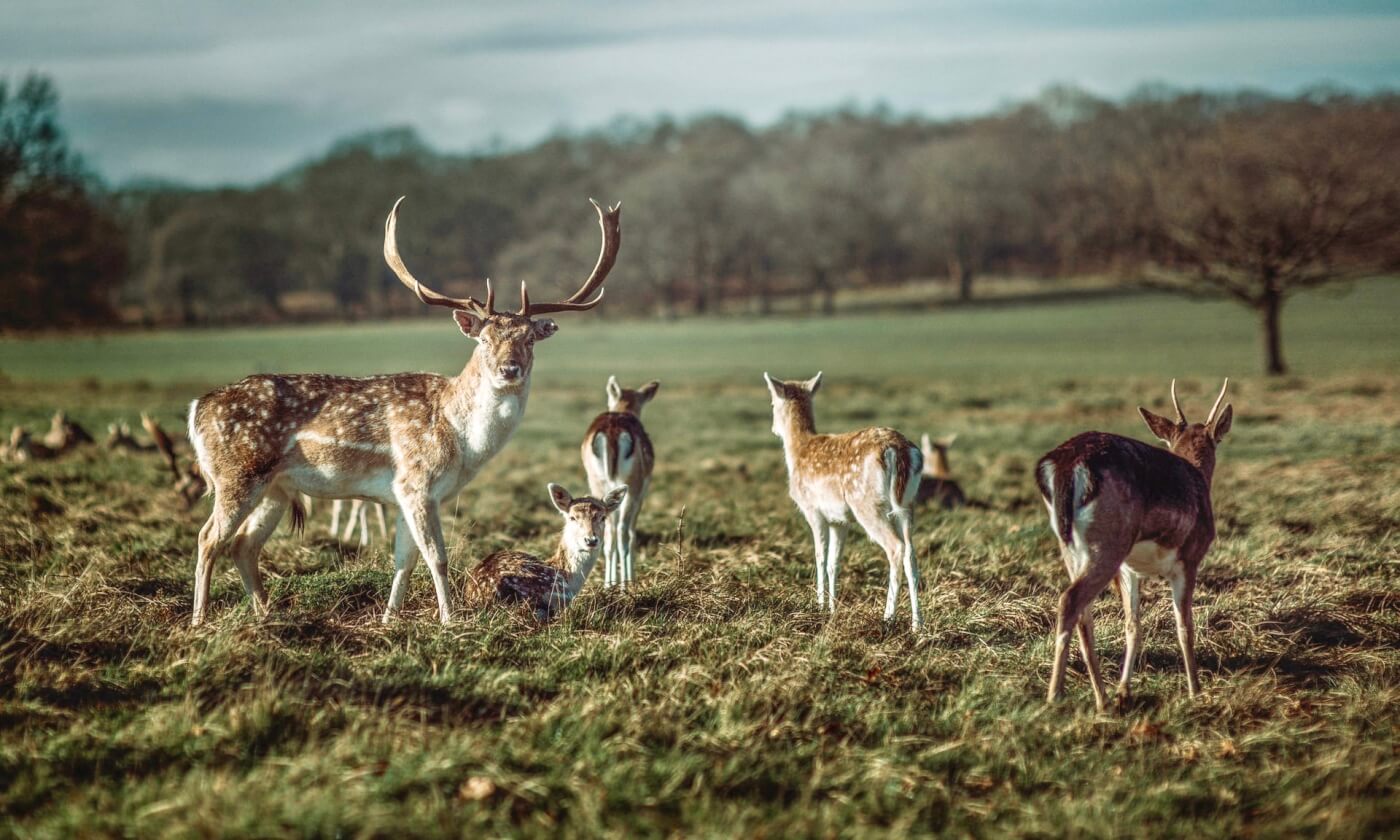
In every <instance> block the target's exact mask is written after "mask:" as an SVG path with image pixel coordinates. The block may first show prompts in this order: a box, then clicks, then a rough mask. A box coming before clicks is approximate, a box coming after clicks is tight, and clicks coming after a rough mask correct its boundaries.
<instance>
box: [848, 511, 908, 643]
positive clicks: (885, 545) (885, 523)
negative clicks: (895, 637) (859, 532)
mask: <svg viewBox="0 0 1400 840" xmlns="http://www.w3.org/2000/svg"><path fill="white" fill-rule="evenodd" d="M856 521H857V522H859V523H860V524H861V526H862V527H863V528H865V533H866V534H868V535H869V536H870V539H871V540H872V541H873V542H874V543H875V544H876V545H878V546H880V548H881V549H883V550H884V552H885V559H886V560H887V561H888V562H889V564H890V585H889V588H888V589H887V590H886V591H885V620H886V621H890V620H891V619H893V618H894V611H895V608H896V607H897V606H898V598H899V571H900V568H901V566H902V565H903V561H904V543H903V542H902V540H901V539H900V536H899V532H898V531H896V530H895V527H894V525H893V524H892V523H891V522H890V521H889V520H888V519H886V518H885V517H884V516H883V515H881V513H880V512H879V511H864V512H856Z"/></svg>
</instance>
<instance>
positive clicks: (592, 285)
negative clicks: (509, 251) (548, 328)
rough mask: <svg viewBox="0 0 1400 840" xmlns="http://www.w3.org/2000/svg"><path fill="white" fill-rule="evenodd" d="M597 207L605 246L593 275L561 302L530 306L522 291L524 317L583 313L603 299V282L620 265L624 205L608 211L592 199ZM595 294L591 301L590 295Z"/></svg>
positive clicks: (522, 312)
mask: <svg viewBox="0 0 1400 840" xmlns="http://www.w3.org/2000/svg"><path fill="white" fill-rule="evenodd" d="M588 201H589V203H590V204H592V205H593V208H594V209H595V210H597V211H598V227H599V228H600V229H601V230H602V232H603V246H602V249H601V250H600V251H599V252H598V263H597V264H596V265H594V266H593V273H592V274H590V275H589V276H588V279H587V280H586V281H584V284H583V285H582V286H580V287H579V290H578V291H576V292H574V293H573V294H572V295H570V296H569V298H568V299H566V300H562V301H559V302H558V303H536V304H531V303H529V300H528V298H527V297H526V296H525V294H524V289H523V286H522V290H521V298H522V299H521V304H522V306H521V314H522V315H544V314H546V313H549V312H579V311H582V310H585V309H592V308H593V307H595V306H597V305H598V304H599V303H600V302H601V301H602V300H603V289H602V288H600V287H601V286H602V285H603V281H604V280H606V279H608V273H609V272H610V271H612V268H613V265H614V264H615V263H616V262H617V251H618V248H619V247H621V245H622V220H621V216H622V202H620V201H619V202H618V203H617V204H614V205H613V206H611V207H609V208H608V209H607V210H604V209H603V207H602V205H600V204H599V203H598V202H596V201H594V200H593V199H591V198H590V199H588ZM595 291H596V292H597V293H598V294H597V295H594V296H593V297H592V298H591V299H590V298H589V295H593V293H594V292H595Z"/></svg>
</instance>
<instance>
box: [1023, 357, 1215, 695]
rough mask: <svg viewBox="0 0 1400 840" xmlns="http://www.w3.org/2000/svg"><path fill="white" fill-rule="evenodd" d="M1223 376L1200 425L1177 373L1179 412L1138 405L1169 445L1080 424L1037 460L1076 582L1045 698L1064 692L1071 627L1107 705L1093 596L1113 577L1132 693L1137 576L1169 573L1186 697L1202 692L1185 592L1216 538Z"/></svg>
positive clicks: (1064, 602) (1068, 595) (1066, 599)
mask: <svg viewBox="0 0 1400 840" xmlns="http://www.w3.org/2000/svg"><path fill="white" fill-rule="evenodd" d="M1229 382H1230V381H1229V380H1228V379H1227V380H1225V385H1222V386H1221V388H1220V396H1218V397H1216V398H1215V406H1214V407H1213V408H1211V410H1210V414H1209V415H1208V416H1207V417H1206V421H1205V422H1204V423H1189V422H1187V420H1186V415H1185V413H1183V412H1182V410H1181V403H1180V402H1179V401H1178V400H1177V398H1176V381H1175V380H1173V381H1172V405H1173V406H1174V407H1175V408H1176V420H1174V421H1173V420H1168V419H1167V418H1165V417H1161V416H1158V415H1156V414H1153V413H1152V412H1150V411H1148V410H1147V409H1145V408H1139V409H1138V411H1139V412H1140V413H1141V414H1142V419H1143V420H1145V421H1147V427H1148V428H1149V429H1151V430H1152V434H1154V435H1156V436H1157V437H1158V438H1160V439H1161V441H1162V442H1163V443H1165V444H1166V445H1167V449H1158V448H1157V447H1155V446H1149V445H1148V444H1145V443H1142V442H1141V441H1137V440H1133V439H1132V438H1126V437H1120V436H1118V435H1111V434H1105V433H1103V432H1085V433H1084V434H1081V435H1076V436H1075V437H1072V438H1070V439H1069V440H1067V441H1065V442H1064V443H1062V444H1060V445H1059V446H1058V447H1056V448H1055V449H1052V450H1051V451H1050V452H1048V453H1047V454H1046V455H1045V457H1043V458H1041V459H1040V461H1039V463H1037V464H1036V469H1035V479H1036V484H1037V485H1038V486H1039V488H1040V495H1041V496H1042V497H1043V498H1044V500H1045V506H1046V507H1047V508H1049V510H1050V525H1051V527H1052V528H1053V529H1054V531H1055V538H1056V539H1057V540H1059V543H1060V556H1061V557H1062V558H1063V559H1064V562H1065V566H1066V567H1067V568H1068V569H1069V575H1070V578H1071V581H1072V582H1071V584H1070V586H1069V588H1068V589H1066V590H1065V592H1064V594H1063V595H1062V596H1061V597H1060V608H1059V618H1058V620H1057V622H1056V626H1055V658H1054V661H1053V667H1052V669H1051V672H1050V690H1049V693H1048V697H1047V699H1048V700H1049V701H1050V702H1053V701H1055V700H1056V699H1058V698H1059V696H1060V694H1061V692H1062V689H1063V683H1064V673H1065V661H1066V659H1067V658H1068V657H1069V632H1070V628H1071V627H1076V626H1077V628H1078V631H1079V648H1080V651H1081V652H1082V653H1083V654H1084V662H1085V667H1086V668H1087V669H1088V671H1089V682H1090V684H1091V685H1092V686H1093V689H1094V702H1095V703H1096V704H1097V706H1098V708H1099V709H1100V710H1102V709H1103V708H1104V706H1105V705H1106V703H1107V700H1108V698H1107V696H1106V694H1105V692H1104V687H1103V678H1102V676H1101V675H1100V673H1099V660H1098V656H1097V654H1095V652H1094V618H1093V613H1092V604H1093V601H1094V598H1096V597H1097V596H1098V594H1099V593H1100V592H1102V591H1103V590H1104V589H1105V588H1106V587H1107V586H1108V584H1109V582H1110V581H1112V582H1114V583H1115V584H1117V586H1118V591H1119V594H1121V595H1122V598H1123V614H1124V621H1125V624H1126V632H1125V636H1126V637H1127V639H1126V647H1127V650H1126V651H1125V652H1124V655H1123V673H1122V674H1121V676H1120V677H1119V680H1118V699H1119V701H1120V702H1122V701H1126V700H1127V699H1128V696H1129V685H1128V684H1129V681H1130V680H1131V679H1132V675H1133V662H1134V660H1135V659H1136V658H1137V652H1138V606H1139V604H1138V593H1139V584H1140V581H1141V579H1142V578H1143V577H1148V576H1151V577H1160V578H1166V580H1167V583H1168V584H1169V585H1170V586H1171V590H1172V609H1173V611H1174V612H1175V614H1176V635H1177V641H1178V642H1179V643H1180V644H1181V657H1182V659H1183V661H1184V664H1185V668H1186V688H1187V691H1188V692H1190V695H1191V696H1192V697H1195V696H1196V694H1197V693H1198V692H1199V691H1200V683H1199V682H1197V679H1196V626H1195V621H1194V620H1193V619H1192V616H1191V600H1192V596H1193V594H1194V592H1195V588H1196V571H1197V569H1198V568H1199V566H1200V563H1201V560H1202V558H1204V557H1205V555H1206V552H1207V551H1208V550H1209V549H1210V545H1211V542H1212V541H1214V539H1215V514H1214V511H1213V509H1212V507H1211V498H1210V482H1211V476H1212V475H1213V474H1214V473H1215V448H1216V446H1217V445H1219V443H1220V441H1221V440H1222V439H1223V438H1224V437H1225V433H1226V432H1228V431H1230V422H1231V419H1232V418H1233V416H1234V411H1233V409H1232V407H1231V406H1229V405H1226V406H1225V409H1224V410H1223V411H1222V410H1221V409H1220V404H1221V402H1222V401H1224V399H1225V387H1226V385H1229ZM1168 450H1170V451H1168Z"/></svg>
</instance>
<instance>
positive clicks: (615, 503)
mask: <svg viewBox="0 0 1400 840" xmlns="http://www.w3.org/2000/svg"><path fill="white" fill-rule="evenodd" d="M625 498H627V488H626V487H619V488H617V489H616V490H613V491H612V492H611V493H609V494H608V495H607V496H606V497H605V498H604V499H603V507H605V508H607V509H608V513H612V512H613V511H615V510H617V509H618V507H619V506H620V505H621V504H622V500H623V499H625Z"/></svg>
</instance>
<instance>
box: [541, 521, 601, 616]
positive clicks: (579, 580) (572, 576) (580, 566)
mask: <svg viewBox="0 0 1400 840" xmlns="http://www.w3.org/2000/svg"><path fill="white" fill-rule="evenodd" d="M549 562H550V565H551V566H553V567H554V568H556V569H558V570H559V571H560V572H562V573H563V574H564V598H565V600H566V601H572V600H573V599H574V596H576V595H578V593H579V590H581V589H583V584H584V581H586V580H588V575H589V574H590V573H591V572H592V571H593V566H594V564H596V563H597V562H598V549H596V548H595V549H592V550H591V551H583V552H578V551H574V550H573V549H571V548H570V547H569V546H568V545H566V544H565V543H564V538H563V537H562V536H561V537H560V538H559V545H558V547H556V548H555V549H554V556H553V557H551V558H550V561H549Z"/></svg>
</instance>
